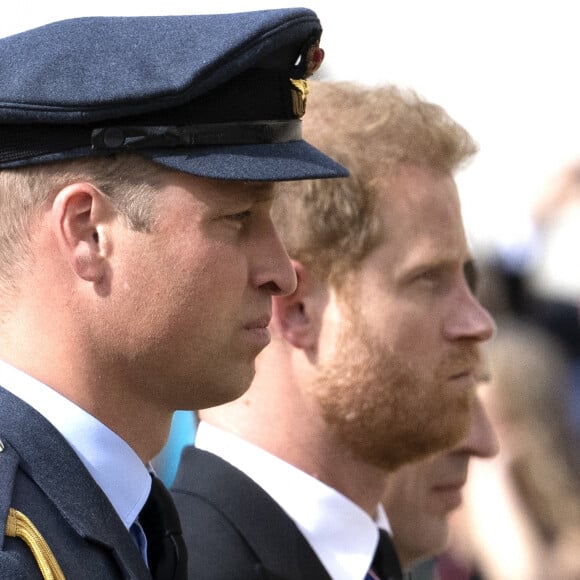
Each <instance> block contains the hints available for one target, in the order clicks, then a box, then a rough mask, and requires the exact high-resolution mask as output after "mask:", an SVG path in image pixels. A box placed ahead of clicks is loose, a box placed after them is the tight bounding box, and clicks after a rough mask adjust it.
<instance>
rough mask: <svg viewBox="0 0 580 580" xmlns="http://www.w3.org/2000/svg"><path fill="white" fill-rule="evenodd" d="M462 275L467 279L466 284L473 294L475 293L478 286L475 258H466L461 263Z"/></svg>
mask: <svg viewBox="0 0 580 580" xmlns="http://www.w3.org/2000/svg"><path fill="white" fill-rule="evenodd" d="M463 275H464V276H465V280H466V281H467V285H468V286H469V289H470V290H471V292H472V293H473V294H477V289H478V288H479V280H480V273H479V268H478V267H477V264H476V263H475V260H473V259H470V260H467V261H466V262H465V263H464V264H463Z"/></svg>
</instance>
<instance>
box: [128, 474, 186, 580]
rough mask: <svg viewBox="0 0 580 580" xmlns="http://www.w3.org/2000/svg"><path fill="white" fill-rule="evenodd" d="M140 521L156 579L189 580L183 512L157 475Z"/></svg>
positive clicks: (153, 480)
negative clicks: (177, 507) (182, 527)
mask: <svg viewBox="0 0 580 580" xmlns="http://www.w3.org/2000/svg"><path fill="white" fill-rule="evenodd" d="M139 523H140V524H141V526H142V527H143V531H144V532H145V536H147V560H148V563H149V570H150V572H151V576H153V578H154V580H186V578H187V550H186V548H185V542H184V541H183V536H182V535H181V524H180V523H179V516H178V515H177V510H176V509H175V504H174V503H173V499H171V495H170V494H169V492H168V491H167V489H166V488H165V486H164V485H163V483H161V481H160V480H159V479H158V478H157V477H155V476H154V475H153V476H152V483H151V493H150V494H149V498H148V499H147V502H146V503H145V506H144V507H143V509H142V510H141V513H140V514H139Z"/></svg>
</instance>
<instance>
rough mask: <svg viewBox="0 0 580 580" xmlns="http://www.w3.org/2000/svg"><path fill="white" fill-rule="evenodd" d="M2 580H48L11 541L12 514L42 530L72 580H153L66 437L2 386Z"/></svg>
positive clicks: (16, 542) (19, 543)
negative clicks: (9, 521) (8, 526)
mask: <svg viewBox="0 0 580 580" xmlns="http://www.w3.org/2000/svg"><path fill="white" fill-rule="evenodd" d="M0 441H1V442H2V444H3V445H0V449H2V447H3V450H2V451H0V578H2V580H17V579H18V580H36V579H40V578H42V576H41V575H40V572H39V570H38V567H37V565H36V562H35V560H34V558H33V556H32V553H31V551H30V550H29V548H28V547H27V546H26V544H25V543H24V542H23V541H22V540H21V539H19V538H13V537H9V536H6V535H5V528H6V521H7V516H8V510H9V508H10V507H12V508H14V509H16V510H19V511H20V512H22V513H23V514H24V515H26V516H27V517H28V518H29V519H30V520H31V521H32V523H33V524H34V525H35V526H36V527H37V528H38V530H39V531H40V533H41V534H42V536H43V537H44V539H45V540H46V541H47V543H48V545H49V547H50V548H51V550H52V552H53V554H54V556H55V557H56V559H57V561H58V563H59V564H60V566H61V568H62V571H63V573H64V575H65V576H66V578H67V580H81V579H82V580H89V579H91V580H92V579H95V580H106V579H111V578H115V579H117V578H123V579H138V580H150V578H151V576H150V574H149V571H148V570H147V567H146V566H145V563H144V561H143V559H142V557H141V555H140V553H139V550H138V549H137V547H136V545H135V543H134V542H133V540H132V538H131V536H130V534H129V533H128V532H127V529H126V528H125V526H124V525H123V522H122V521H121V519H120V518H119V516H118V515H117V513H116V512H115V510H114V509H113V506H112V505H111V503H110V502H109V500H108V499H107V497H106V496H105V494H104V493H103V492H102V490H101V488H100V487H98V485H97V484H96V483H95V481H94V480H93V478H92V477H91V475H90V474H89V472H88V471H87V470H86V468H85V467H84V465H83V464H82V462H81V461H80V459H79V458H78V456H77V455H76V454H75V453H74V451H73V450H72V449H71V447H70V446H69V445H68V443H67V442H66V441H65V439H64V438H63V437H62V436H61V434H60V433H59V432H58V431H57V430H56V429H55V428H54V427H53V426H52V425H51V424H50V423H49V422H48V421H47V420H46V419H44V417H42V416H41V415H40V414H39V413H37V412H36V411H35V410H34V409H32V408H31V407H30V406H29V405H27V404H26V403H24V402H23V401H21V400H20V399H18V398H17V397H15V396H14V395H12V394H10V393H9V392H7V391H6V390H4V389H2V388H1V387H0Z"/></svg>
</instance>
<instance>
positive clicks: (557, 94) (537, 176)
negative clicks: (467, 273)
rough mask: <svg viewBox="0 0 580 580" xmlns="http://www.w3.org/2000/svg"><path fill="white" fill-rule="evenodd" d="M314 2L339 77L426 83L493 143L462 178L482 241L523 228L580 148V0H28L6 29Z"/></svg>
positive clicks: (0, 24)
mask: <svg viewBox="0 0 580 580" xmlns="http://www.w3.org/2000/svg"><path fill="white" fill-rule="evenodd" d="M293 5H296V6H298V5H303V6H307V7H309V8H312V9H314V10H315V11H316V12H317V13H318V15H319V16H320V19H321V21H322V24H323V27H324V34H323V37H322V43H321V46H322V47H323V48H324V49H325V52H326V59H325V62H324V65H323V66H324V67H325V71H326V75H327V76H328V77H329V78H336V79H349V80H360V81H364V82H368V83H382V82H395V83H398V84H401V85H405V86H411V87H414V88H415V89H416V90H417V91H418V92H419V93H420V94H422V95H423V96H425V97H427V98H428V99H430V100H433V101H436V102H437V103H439V104H441V105H443V106H444V107H445V108H446V109H447V110H448V111H449V113H450V114H451V115H452V116H453V117H454V118H456V119H457V120H458V121H460V122H461V123H462V124H463V125H465V126H466V127H467V129H468V130H469V131H470V132H471V133H472V134H473V135H474V137H475V138H476V140H477V141H478V142H479V144H480V146H481V152H480V154H479V155H478V157H477V159H476V160H475V161H474V162H473V163H472V164H471V165H470V166H469V167H468V168H467V169H466V170H464V171H463V172H462V173H461V174H460V175H459V176H458V182H459V186H460V190H461V193H462V197H463V207H464V214H465V218H466V223H467V227H468V231H469V232H470V237H471V239H472V242H473V244H474V247H475V248H476V249H477V248H481V249H486V248H487V247H489V246H490V244H495V243H496V241H497V240H501V239H504V238H505V237H506V236H512V237H513V236H517V234H518V231H519V230H518V226H517V223H518V222H519V217H521V216H522V215H525V213H526V212H527V211H528V209H529V207H530V205H531V203H532V202H533V200H534V199H536V198H537V197H538V196H540V195H541V194H542V191H543V189H544V188H545V187H546V185H547V183H548V180H549V179H551V178H552V177H553V176H554V174H555V173H556V172H557V171H558V169H560V167H561V166H562V165H563V164H564V163H566V162H568V161H570V160H572V159H574V158H575V157H576V156H578V157H580V131H579V129H580V123H579V119H578V111H579V109H578V107H579V106H580V82H579V77H580V74H579V68H580V67H579V60H580V32H579V23H580V19H579V18H578V15H579V13H580V9H579V8H577V6H580V4H578V3H576V2H574V1H567V0H549V1H548V0H535V1H534V0H530V1H527V2H526V1H523V0H487V1H484V0H477V1H476V0H383V1H381V0H372V1H371V0H356V1H353V2H347V1H340V2H339V1H333V0H304V1H302V2H296V3H294V2H291V1H290V2H289V1H288V0H287V1H286V2H280V1H278V0H238V1H226V0H209V1H205V2H201V1H200V0H190V1H188V2H186V1H178V0H161V1H158V2H155V3H153V2H147V1H141V2H131V1H123V0H117V1H115V2H113V1H111V0H100V1H99V2H82V3H81V2H76V3H75V2H69V1H68V0H67V2H64V1H62V0H53V1H51V2H43V3H40V2H30V1H26V0H24V1H21V2H19V3H11V4H10V9H8V7H7V6H3V8H2V17H1V19H0V36H5V35H8V34H12V33H14V32H18V31H21V30H24V29H26V28H31V27H33V26H37V25H41V24H44V23H46V22H50V21H53V20H59V19H62V18H68V17H75V16H88V15H136V14H185V13H202V12H206V13H207V12H225V11H230V12H236V11H241V10H252V9H264V8H276V7H283V6H293Z"/></svg>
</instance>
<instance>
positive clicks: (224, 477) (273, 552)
mask: <svg viewBox="0 0 580 580" xmlns="http://www.w3.org/2000/svg"><path fill="white" fill-rule="evenodd" d="M186 474H189V475H187V476H186ZM191 474H194V475H193V477H192V475H191ZM179 489H186V490H187V491H188V492H193V493H195V494H197V495H199V496H201V497H203V498H205V499H207V501H209V502H210V503H213V504H214V505H218V506H219V507H220V509H221V510H223V511H224V512H225V513H226V514H227V516H228V518H229V519H230V521H231V522H232V523H233V524H234V526H236V528H237V529H238V531H239V533H240V534H241V535H242V536H243V537H244V538H245V540H246V541H247V542H248V544H249V545H250V547H251V548H252V550H253V551H254V552H255V554H256V555H257V557H258V559H259V560H260V562H261V565H260V566H259V569H258V570H257V572H258V578H264V580H265V579H269V580H288V579H292V580H296V579H299V578H301V579H304V580H330V576H329V575H328V573H327V572H326V569H325V568H324V566H323V565H322V563H321V562H320V560H319V559H318V557H317V556H316V554H315V552H314V551H313V550H312V548H311V546H310V544H309V543H308V542H307V541H306V539H305V538H304V536H303V535H302V533H301V532H300V530H299V529H298V527H297V526H296V524H295V523H294V521H293V520H292V519H291V518H290V517H289V516H288V515H287V514H286V512H284V510H283V509H282V508H281V507H280V506H279V505H278V504H277V503H276V502H275V501H274V500H273V499H272V498H271V497H270V496H269V495H268V494H267V493H266V492H265V491H264V490H263V489H262V488H261V487H260V486H259V485H257V484H256V483H255V482H254V481H253V480H252V479H250V478H249V477H248V476H247V475H245V474H244V473H242V472H241V471H240V470H238V469H236V468H235V467H233V466H232V465H231V464H229V463H227V462H226V461H224V460H223V459H221V458H220V457H217V456H216V455H214V454H213V453H208V452H206V451H202V450H200V449H196V448H195V447H188V448H186V449H185V450H184V452H183V454H182V458H181V465H180V469H179V471H178V474H177V477H176V479H175V483H174V485H173V491H174V492H179Z"/></svg>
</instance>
